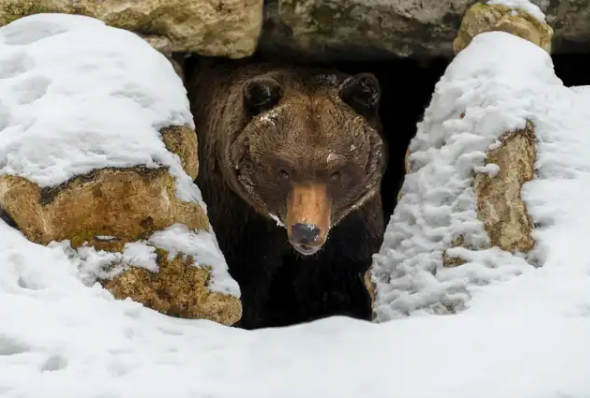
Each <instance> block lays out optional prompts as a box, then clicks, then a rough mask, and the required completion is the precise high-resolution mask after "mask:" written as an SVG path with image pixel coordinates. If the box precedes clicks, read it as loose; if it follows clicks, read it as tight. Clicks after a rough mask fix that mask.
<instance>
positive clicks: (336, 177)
mask: <svg viewBox="0 0 590 398" xmlns="http://www.w3.org/2000/svg"><path fill="white" fill-rule="evenodd" d="M341 176H342V173H340V172H339V171H335V172H333V173H332V174H330V180H332V181H338V180H339V179H340V177H341Z"/></svg>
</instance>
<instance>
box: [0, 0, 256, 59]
mask: <svg viewBox="0 0 590 398" xmlns="http://www.w3.org/2000/svg"><path fill="white" fill-rule="evenodd" d="M262 8H263V0H223V1H219V0H200V1H193V0H142V1H121V0H103V1H96V0H75V1H72V0H3V1H1V2H0V25H6V24H8V23H10V22H12V21H14V20H15V19H18V18H21V17H23V16H26V15H32V14H39V13H65V14H80V15H86V16H90V17H94V18H97V19H100V20H102V21H104V22H106V23H107V25H110V26H114V27H118V28H123V29H127V30H131V31H135V32H141V33H146V34H147V33H149V34H150V35H158V36H163V37H166V38H167V39H168V40H170V44H171V49H172V50H173V51H177V52H178V51H182V52H184V51H186V52H194V53H198V54H202V55H208V56H225V57H229V58H243V57H246V56H249V55H251V54H252V53H253V52H254V51H255V49H256V44H257V40H258V37H259V35H260V30H261V27H262V13H263V10H262Z"/></svg>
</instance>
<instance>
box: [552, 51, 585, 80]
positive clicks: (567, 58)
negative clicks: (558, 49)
mask: <svg viewBox="0 0 590 398" xmlns="http://www.w3.org/2000/svg"><path fill="white" fill-rule="evenodd" d="M551 58H552V60H553V67H554V69H555V74H556V75H557V77H559V78H560V79H561V81H563V84H564V85H565V86H566V87H572V86H586V85H590V72H588V71H589V70H590V53H571V54H557V55H552V56H551Z"/></svg>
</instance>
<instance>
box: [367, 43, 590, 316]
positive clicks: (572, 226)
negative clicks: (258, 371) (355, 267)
mask: <svg viewBox="0 0 590 398" xmlns="http://www.w3.org/2000/svg"><path fill="white" fill-rule="evenodd" d="M587 93H588V91H586V90H583V89H581V88H576V89H570V88H568V87H565V86H564V85H563V84H562V81H561V80H560V79H558V78H557V77H556V76H555V73H554V70H553V64H552V61H551V57H550V56H549V55H548V54H547V53H546V52H545V51H544V50H542V49H540V48H539V47H537V46H535V45H533V44H531V43H530V42H528V41H525V40H524V39H521V38H519V37H516V36H513V35H510V34H508V33H504V32H489V33H483V34H480V35H478V36H476V37H475V38H474V39H473V42H472V43H471V44H470V45H469V46H468V47H467V48H465V49H464V50H463V51H461V52H460V53H459V54H458V55H457V57H456V58H455V59H454V60H453V61H452V63H451V64H450V65H449V67H448V68H447V70H446V73H445V74H444V76H443V77H442V78H441V79H440V81H439V82H438V84H437V85H436V89H435V93H434V94H433V97H432V99H431V103H430V105H429V107H428V108H427V110H426V112H425V115H424V120H423V121H422V122H421V123H419V124H418V131H417V135H416V136H415V138H414V139H413V140H412V141H411V144H410V151H411V157H410V161H411V172H410V173H409V174H408V175H407V176H406V179H405V181H404V184H403V187H402V192H403V194H402V198H401V201H400V202H399V204H398V205H397V208H396V209H395V212H394V214H393V216H392V217H391V219H390V222H389V225H388V227H387V229H386V234H385V239H384V243H383V246H382V249H381V251H380V252H379V253H378V254H376V255H375V256H374V273H373V279H374V281H375V282H376V284H377V299H376V306H375V310H376V312H377V319H378V320H380V321H384V320H388V319H392V318H398V317H403V316H406V315H408V314H431V313H439V312H443V313H444V312H445V307H447V306H457V307H458V308H459V309H460V310H461V309H466V311H467V312H471V313H473V312H475V313H481V312H482V311H483V312H502V313H513V312H514V313H517V314H531V313H537V314H548V313H556V314H569V315H581V314H585V315H588V314H590V289H588V286H590V259H589V258H588V256H587V255H586V249H587V246H588V243H587V236H588V230H589V228H590V227H589V225H590V222H589V221H590V209H589V207H588V202H589V201H590V188H588V187H590V157H589V156H588V153H590V134H589V133H588V126H590V112H588V109H590V96H589V95H588V94H587ZM463 112H464V114H463V115H462V113H463ZM527 120H530V121H531V122H532V123H533V126H534V131H535V135H536V148H537V159H536V164H535V173H536V176H535V179H534V180H533V181H531V182H528V183H526V184H524V186H523V189H522V199H523V200H524V202H525V204H526V206H527V209H528V213H529V215H530V216H531V218H532V221H533V222H534V225H535V227H534V230H533V234H532V237H533V239H534V240H535V242H536V244H535V247H534V249H533V250H532V251H531V252H529V253H527V254H514V255H513V254H511V253H507V252H504V251H501V250H500V249H498V248H491V249H487V250H481V251H473V252H472V251H469V250H467V249H465V248H453V249H450V250H451V251H454V253H453V255H457V256H460V257H462V258H463V259H464V260H466V263H465V264H463V265H461V266H458V267H450V268H447V267H444V266H443V258H442V255H443V250H444V249H446V248H450V247H452V246H453V245H452V241H453V239H454V238H455V237H457V236H459V235H464V236H465V239H469V241H468V242H465V243H466V244H467V245H468V246H470V247H476V248H477V247H479V248H482V247H486V244H487V243H488V242H489V238H488V236H487V234H486V233H485V230H484V228H483V224H482V222H481V221H480V220H479V219H478V216H477V211H476V197H475V192H474V188H473V185H472V184H473V175H472V174H473V172H474V171H477V170H478V168H479V167H482V166H484V164H485V159H486V153H487V151H488V150H489V149H491V148H493V147H496V146H497V145H498V143H499V138H500V137H501V136H502V135H503V134H504V133H506V132H509V131H514V130H517V129H522V128H524V127H525V123H526V121H527Z"/></svg>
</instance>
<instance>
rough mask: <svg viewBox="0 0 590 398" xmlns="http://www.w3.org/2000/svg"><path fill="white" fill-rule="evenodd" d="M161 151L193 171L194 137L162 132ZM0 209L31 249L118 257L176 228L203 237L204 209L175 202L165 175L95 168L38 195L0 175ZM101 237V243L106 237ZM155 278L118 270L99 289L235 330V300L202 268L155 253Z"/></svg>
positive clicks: (175, 130) (181, 131)
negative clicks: (55, 245) (61, 246)
mask: <svg viewBox="0 0 590 398" xmlns="http://www.w3.org/2000/svg"><path fill="white" fill-rule="evenodd" d="M162 137H163V141H164V142H165V144H166V147H167V148H168V149H169V150H170V151H172V152H174V153H176V154H177V155H179V157H180V159H181V163H182V165H183V168H184V169H185V170H186V171H187V174H189V175H190V176H191V177H193V178H194V177H195V176H196V174H197V170H198V164H197V161H196V159H197V158H196V149H197V148H196V140H195V134H194V131H193V130H192V129H190V128H187V127H179V126H177V127H171V128H167V129H164V130H162ZM0 203H1V204H2V207H3V208H4V209H5V211H6V212H7V213H8V214H9V215H10V217H11V218H12V220H14V222H15V224H16V226H17V227H18V228H19V229H20V230H21V231H22V232H23V233H24V234H25V236H27V238H28V239H29V240H31V241H33V242H37V243H41V244H48V243H50V242H51V241H64V240H69V241H70V245H71V247H72V248H74V249H76V248H80V247H82V246H84V247H87V246H91V247H93V248H94V249H96V250H99V251H101V250H102V251H106V252H123V249H124V247H125V244H127V243H131V242H136V241H140V240H145V239H148V238H149V237H150V236H151V235H152V234H153V233H155V232H157V231H161V230H163V229H165V228H167V227H169V226H170V225H173V224H176V223H181V224H183V225H185V226H187V227H188V228H190V229H191V230H197V231H209V232H210V225H209V221H208V218H207V215H206V213H205V211H204V210H203V208H201V206H200V205H199V204H198V203H195V202H183V201H180V200H178V198H177V197H176V194H175V182H174V179H173V178H172V176H171V175H170V174H169V173H168V172H167V171H166V169H164V168H156V169H150V168H145V167H134V168H129V169H115V168H113V169H109V168H106V169H100V170H96V171H94V172H91V173H89V174H87V175H83V176H78V177H75V178H73V179H71V180H70V181H68V182H67V183H65V184H62V185H60V186H58V187H54V188H39V187H38V186H37V185H36V184H34V183H32V182H30V181H28V180H26V179H25V178H22V177H18V176H10V175H3V176H0ZM105 237H106V238H105ZM157 252H158V257H157V261H156V262H157V265H158V267H159V270H158V272H152V271H150V270H147V269H144V268H141V267H135V266H130V264H110V263H109V264H107V265H108V266H113V265H116V266H123V267H124V269H123V270H122V272H121V273H117V274H116V275H115V276H114V277H113V278H112V279H110V280H109V279H105V280H102V283H103V285H104V286H105V287H106V288H107V289H108V290H110V291H111V292H112V293H113V295H114V296H115V297H116V298H119V299H124V298H126V297H131V298H132V299H133V300H134V301H137V302H140V303H142V304H144V305H146V306H148V307H150V308H152V309H155V310H157V311H160V312H162V313H164V314H167V315H172V316H178V317H186V318H206V319H210V320H213V321H217V322H220V323H223V324H233V323H235V322H237V321H238V320H239V319H240V317H241V305H240V301H239V298H238V297H235V296H233V295H231V294H222V293H219V292H213V291H210V289H209V288H208V285H209V282H210V279H211V275H210V274H211V271H210V266H209V265H208V264H194V260H193V259H192V258H191V257H187V258H182V257H180V256H176V257H175V258H174V259H168V257H167V253H166V252H165V251H163V250H157Z"/></svg>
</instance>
